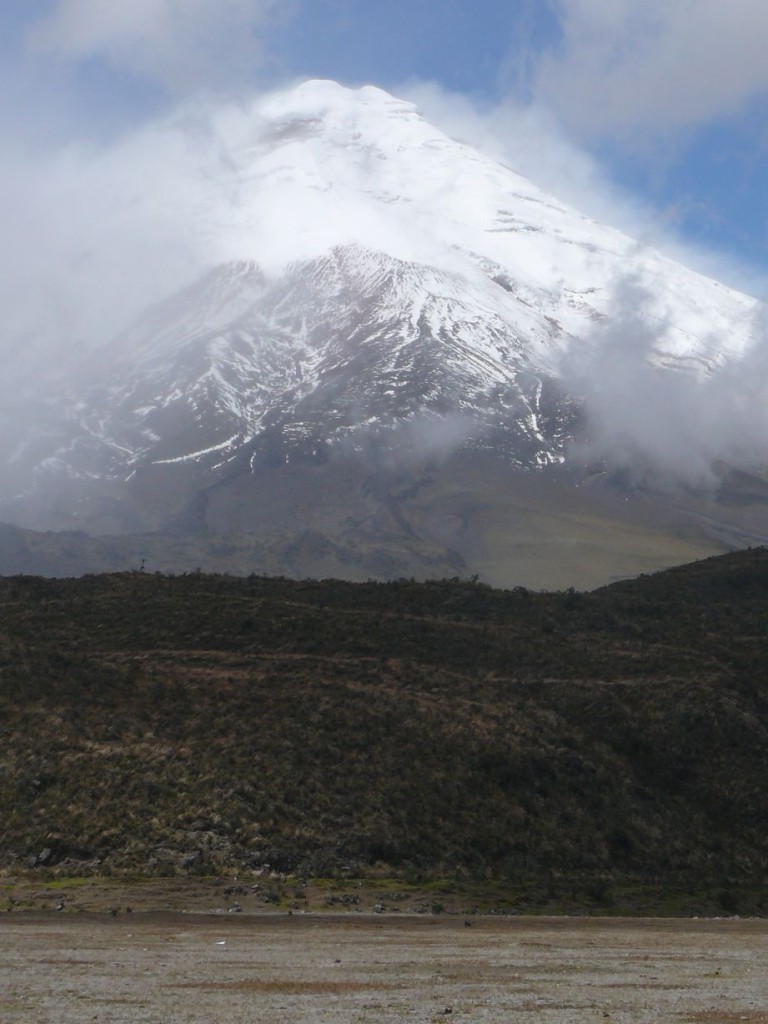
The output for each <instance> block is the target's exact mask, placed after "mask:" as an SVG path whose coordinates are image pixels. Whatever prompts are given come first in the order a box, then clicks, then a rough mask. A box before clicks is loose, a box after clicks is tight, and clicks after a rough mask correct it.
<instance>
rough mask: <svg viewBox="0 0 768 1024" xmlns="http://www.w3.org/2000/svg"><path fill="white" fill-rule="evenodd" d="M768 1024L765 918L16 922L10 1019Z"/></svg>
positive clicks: (1, 954) (40, 918) (3, 978)
mask: <svg viewBox="0 0 768 1024" xmlns="http://www.w3.org/2000/svg"><path fill="white" fill-rule="evenodd" d="M446 1020H451V1021H475V1022H478V1024H488V1022H494V1024H495V1022H499V1024H501V1022H505V1024H506V1022H509V1021H513V1022H521V1024H522V1022H527V1021H531V1022H533V1021H536V1022H537V1024H572V1022H579V1024H581V1022H586V1021H600V1022H606V1021H613V1022H615V1024H646V1022H647V1024H651V1022H661V1021H665V1022H666V1021H680V1022H691V1024H740V1022H745V1024H768V922H765V921H754V920H747V921H738V920H723V921H713V920H702V921H696V920H683V921H681V920H676V921H673V920H664V921H662V920H626V919H624V920H616V919H576V918H561V919H554V918H503V919H501V918H487V917H475V918H472V919H464V918H462V917H461V916H457V917H453V916H451V917H447V916H444V915H441V916H436V917H432V916H428V917H424V916H422V917H416V916H410V915H403V916H396V915H391V916H383V917H382V916H375V915H368V914H361V915H346V916H332V915H315V914H294V915H290V916H289V915H287V914H284V913H282V914H253V915H251V914H247V915H246V914H242V915H237V916H228V915H221V916H220V915H200V914H183V913H167V914H153V913H133V914H131V915H120V916H117V917H111V916H109V915H101V914H90V913H83V914H77V915H68V914H64V915H61V914H60V915H56V914H55V913H21V914H9V915H7V916H5V917H4V918H3V919H0V1022H1V1024H22V1022H23V1024H83V1022H89V1021H98V1022H100V1024H129V1022H130V1024H149V1022H151V1024H219V1022H221V1024H224V1022H226V1024H273V1022H282V1021H291V1022H297V1024H309V1022H312V1024H324V1022H328V1024H330V1022H333V1024H353V1022H354V1024H362V1022H366V1024H373V1022H376V1024H379V1022H382V1024H389V1022H399V1021H414V1022H429V1024H434V1022H436V1021H446Z"/></svg>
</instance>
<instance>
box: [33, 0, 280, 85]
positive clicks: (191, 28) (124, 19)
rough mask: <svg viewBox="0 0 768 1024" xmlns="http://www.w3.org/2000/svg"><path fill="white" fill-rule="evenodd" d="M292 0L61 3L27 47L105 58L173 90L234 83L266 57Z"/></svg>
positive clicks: (61, 54)
mask: <svg viewBox="0 0 768 1024" xmlns="http://www.w3.org/2000/svg"><path fill="white" fill-rule="evenodd" d="M290 6H291V3H290V0H288V2H286V0H215V2H213V0H125V2H115V0H57V2H56V4H55V6H54V7H53V10H52V11H51V12H50V14H49V15H48V16H47V17H45V18H43V19H42V20H41V21H38V22H37V23H36V24H34V25H33V26H32V28H31V30H30V33H29V37H28V38H29V43H30V46H31V47H32V48H33V49H34V50H37V51H40V52H45V53H51V54H54V55H55V56H58V57H60V58H64V59H71V60H79V59H82V58H88V57H100V58H103V59H106V60H107V61H109V62H110V63H112V64H113V65H115V66H116V67H119V68H121V69H123V70H127V71H130V72H132V73H138V74H140V75H144V76H147V77H149V78H151V79H154V80H158V81H160V82H162V83H163V84H165V85H167V86H170V87H171V88H174V89H187V88H189V87H196V86H198V85H200V84H203V85H211V84H213V85H221V84H227V83H230V82H232V81H237V80H239V78H240V77H241V76H243V75H247V73H248V71H249V69H251V70H252V68H253V66H254V65H255V64H256V63H258V61H259V60H260V59H261V58H262V46H261V35H262V33H263V31H264V30H265V28H266V27H267V26H268V25H269V23H270V21H271V19H272V18H274V17H276V16H277V14H278V11H280V12H281V16H284V14H285V11H286V8H289V7H290Z"/></svg>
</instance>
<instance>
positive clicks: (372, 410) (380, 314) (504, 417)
mask: <svg viewBox="0 0 768 1024" xmlns="http://www.w3.org/2000/svg"><path fill="white" fill-rule="evenodd" d="M222 132H223V135H222V137H221V138H220V139H219V140H218V141H219V144H220V145H221V146H222V147H223V148H224V149H226V154H227V159H226V167H227V171H226V174H224V175H223V177H222V178H221V179H215V178H213V179H212V178H211V176H210V174H201V175H200V176H199V179H196V181H195V188H194V189H191V190H190V189H189V188H186V189H183V190H180V195H181V197H183V199H182V198H180V199H179V200H178V201H179V202H182V201H183V202H185V203H186V204H187V208H185V212H186V214H187V215H188V216H189V217H190V218H193V219H195V218H196V219H197V220H198V221H199V223H200V230H201V232H203V233H204V234H205V236H206V237H209V238H210V239H211V240H212V244H211V252H212V253H213V254H215V259H214V261H213V262H214V265H212V266H211V267H210V269H209V271H208V272H207V273H206V274H205V275H204V276H203V278H202V279H201V280H198V281H196V282H192V283H191V284H190V286H189V287H188V288H187V289H185V290H184V291H182V292H180V293H179V294H177V295H175V296H172V297H170V298H169V299H168V300H167V301H166V302H164V303H162V304H161V305H160V306H157V307H155V308H153V309H151V310H149V311H148V312H147V313H146V314H145V315H144V316H142V317H141V318H139V320H138V321H137V322H136V323H134V324H133V325H132V326H131V327H130V329H128V330H127V331H126V332H124V333H123V334H122V335H121V336H120V337H119V338H118V339H117V340H116V341H114V342H113V343H111V344H107V345H105V346H104V347H102V348H101V349H99V350H98V351H97V352H96V354H95V355H92V356H90V357H89V358H88V359H86V360H85V361H84V363H83V364H82V365H81V366H80V367H79V368H78V370H77V372H76V373H73V374H72V375H71V377H70V379H69V380H68V381H66V382H65V383H64V384H61V383H59V384H58V385H57V389H56V391H55V393H51V394H48V395H47V396H46V397H45V399H44V400H43V401H42V403H41V405H40V406H39V407H38V409H37V410H36V412H35V415H34V417H33V418H32V422H30V420H29V418H25V419H24V420H23V422H22V421H19V420H18V419H17V422H16V423H15V424H12V425H9V426H8V429H7V431H6V436H7V437H8V438H11V439H12V440H13V444H12V445H10V446H9V448H10V450H9V458H8V466H9V467H10V468H11V469H13V470H14V472H9V473H7V474H6V477H7V479H8V480H10V481H11V482H12V490H13V492H14V499H13V502H12V503H11V504H6V509H7V510H9V511H8V515H9V516H12V515H14V514H16V516H17V518H18V513H14V512H13V509H14V508H25V507H26V504H25V501H24V500H23V497H20V495H21V496H23V494H24V493H25V492H37V493H38V494H41V495H44V494H46V493H48V494H53V493H56V494H57V495H58V498H57V500H58V499H60V497H61V493H62V488H64V489H65V490H66V493H67V495H68V502H69V504H67V505H66V507H67V508H68V509H69V510H70V512H71V509H72V508H73V507H74V506H73V504H72V502H74V505H75V506H76V505H77V500H78V499H77V495H78V494H79V493H80V492H79V488H80V489H82V493H86V492H87V493H88V494H89V496H91V497H92V496H93V495H94V494H95V493H96V494H98V493H101V492H100V491H99V488H100V487H102V485H103V493H104V494H107V493H108V494H109V495H110V499H111V500H113V501H118V502H120V501H128V500H129V498H127V497H126V496H127V495H129V494H130V492H131V488H134V489H135V488H140V489H141V496H142V497H141V502H142V503H143V504H144V505H145V506H147V507H148V506H151V504H152V487H156V488H157V490H158V492H159V493H162V494H163V496H164V497H163V501H162V502H161V504H162V512H159V513H157V514H156V515H154V516H149V518H148V519H147V518H146V517H144V518H142V519H141V522H142V523H143V524H144V525H145V526H146V525H147V523H150V524H151V525H152V526H157V525H162V523H163V516H170V517H171V518H173V515H174V514H175V513H177V512H178V511H179V509H180V508H181V506H182V505H183V504H184V503H185V502H188V501H189V500H190V496H191V495H192V494H193V493H197V492H199V491H200V490H201V489H202V490H205V489H206V488H209V487H211V486H212V485H214V484H216V485H217V486H220V485H221V482H222V481H223V480H226V479H230V480H231V479H232V478H233V477H237V476H240V475H243V474H246V475H247V474H251V475H253V474H254V473H255V472H256V471H257V467H258V466H260V465H270V466H275V465H278V464H291V463H292V462H295V461H297V460H298V461H307V462H317V463H322V462H324V461H326V460H327V459H328V458H330V457H331V456H332V455H333V453H334V452H354V451H360V450H361V449H364V450H368V448H369V446H370V445H371V444H372V443H373V444H374V446H376V447H377V450H379V449H380V448H381V447H382V446H383V447H384V448H386V447H387V445H388V444H391V445H394V446H397V445H398V444H400V445H402V444H405V445H406V447H409V448H414V447H417V448H418V446H419V444H420V443H423V444H424V446H425V448H426V449H429V448H430V445H433V444H434V443H436V439H440V441H441V443H444V444H445V445H446V446H456V445H464V446H469V447H471V448H474V449H475V450H477V449H486V450H494V451H498V452H502V453H503V454H504V457H505V459H506V461H507V463H508V464H509V465H511V466H514V467H518V468H522V469H529V470H531V469H537V468H541V467H546V466H553V465H558V464H560V463H562V462H563V460H564V459H565V456H566V452H567V446H568V443H569V440H570V439H571V437H572V435H573V431H574V428H575V423H576V421H577V418H578V410H579V402H578V396H575V395H574V394H572V393H571V390H570V387H569V381H568V379H564V377H563V367H564V366H565V365H567V364H568V362H569V360H572V359H573V357H574V355H575V356H578V353H579V351H580V347H582V346H584V345H585V339H588V338H589V337H590V336H592V335H593V334H594V332H595V330H596V328H597V327H599V325H600V324H602V323H605V322H606V321H608V320H610V318H611V316H612V315H613V311H614V307H615V301H616V295H617V293H618V291H619V289H620V288H621V286H622V283H625V282H626V281H627V280H631V281H632V283H633V289H634V291H633V295H634V296H635V302H636V304H637V305H638V306H639V308H635V309H634V310H633V315H634V316H635V317H636V318H639V319H640V320H642V321H643V322H645V323H647V324H648V327H649V333H652V336H653V345H652V347H651V349H650V350H649V352H648V359H650V360H651V362H652V363H654V364H655V365H656V366H657V367H658V368H659V370H660V372H663V371H667V372H675V371H686V372H693V373H698V374H703V375H706V374H707V373H709V372H711V371H712V369H713V368H716V367H717V366H719V365H722V364H723V363H726V362H728V361H729V360H731V359H733V358H735V357H738V356H739V354H740V353H742V352H744V351H746V350H747V349H748V348H749V346H750V344H751V331H752V326H751V325H752V322H753V318H754V313H755V307H756V304H755V301H754V300H752V299H751V298H749V297H747V296H744V295H742V294H740V293H738V292H735V291H733V290H731V289H729V288H727V287H725V286H723V285H720V284H718V283H717V282H715V281H712V280H710V279H707V278H704V277H702V276H701V275H699V274H697V273H694V272H692V271H690V270H687V269H686V268H684V267H682V266H681V265H679V264H677V263H675V262H673V261H671V260H669V259H667V258H665V257H664V256H662V255H661V254H659V253H658V252H655V251H653V250H650V249H648V248H644V247H642V246H640V245H638V244H637V242H635V241H634V240H632V239H631V238H629V237H627V236H625V235H623V234H622V233H621V232H619V231H617V230H614V229H612V228H609V227H605V226H602V225H600V224H597V223H595V222H594V221H593V220H591V219H590V218H588V217H586V216H584V215H582V214H581V213H579V212H578V211H576V210H574V209H571V208H570V207H568V206H567V205H564V204H563V203H560V202H559V201H558V200H557V199H555V198H554V197H552V196H550V195H548V194H547V193H545V192H543V191H542V190H541V189H539V188H538V187H537V186H536V185H535V184H533V183H532V182H530V181H528V180H527V179H525V178H524V177H522V176H521V175H519V174H518V173H516V172H515V171H514V170H512V169H511V168H509V167H507V166H504V165H502V164H499V163H498V162H496V161H494V160H493V159H491V158H488V157H486V156H484V155H483V154H482V153H480V152H478V151H476V150H475V149H473V148H471V147H469V146H466V145H464V144H462V143H460V142H458V141H455V140H453V139H451V138H449V137H447V136H446V135H444V134H443V133H442V132H440V131H439V130H437V129H436V128H434V127H433V126H431V125H430V124H429V123H427V122H426V121H425V120H424V118H423V117H422V116H421V115H420V114H419V112H418V110H417V109H416V108H415V107H414V106H412V105H411V104H409V103H405V102H402V101H400V100H397V99H395V98H393V97H392V96H389V95H388V94H387V93H384V92H382V91H381V90H379V89H376V88H373V87H366V88H363V89H360V90H357V91H355V90H349V89H346V88H343V87H342V86H339V85H337V84H335V83H332V82H307V83H305V84H303V85H301V86H299V87H298V88H295V89H292V90H290V91H285V92H280V93H275V94H272V95H270V96H268V97H266V98H262V99H261V100H259V101H258V103H256V105H255V106H254V107H253V108H252V109H251V110H250V111H247V112H246V113H244V114H243V115H242V116H241V117H238V118H235V119H232V120H231V121H230V122H228V123H227V124H226V126H225V127H224V128H222ZM214 242H215V244H214ZM222 254H224V255H229V256H232V257H235V256H236V257H238V258H232V259H225V260H223V261H221V260H220V259H219V257H220V256H221V255H222ZM180 474H183V476H182V475H180ZM170 479H172V480H174V481H176V483H174V484H173V486H172V487H171V490H172V491H173V490H174V488H177V487H179V488H180V489H179V491H178V495H177V500H176V506H177V507H174V501H173V500H170V499H168V488H169V485H168V484H167V480H170ZM181 479H183V480H184V483H183V485H179V484H178V481H179V480H181ZM148 481H151V483H148ZM57 489H58V490H57ZM174 493H175V491H174ZM10 496H11V495H10V494H6V499H8V498H10ZM73 496H74V497H73ZM61 507H63V506H61ZM67 514H69V513H67ZM61 521H62V522H63V521H66V515H64V518H63V519H62V520H61ZM132 521H133V520H132Z"/></svg>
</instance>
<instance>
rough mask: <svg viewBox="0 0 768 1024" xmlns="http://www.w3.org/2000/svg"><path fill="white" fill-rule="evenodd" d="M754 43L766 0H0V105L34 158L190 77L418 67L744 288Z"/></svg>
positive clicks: (226, 79) (766, 77)
mask: <svg viewBox="0 0 768 1024" xmlns="http://www.w3.org/2000/svg"><path fill="white" fill-rule="evenodd" d="M766 43H768V5H766V4H765V2H764V0H730V2H729V3H728V4H727V5H726V4H725V3H724V0H610V2H606V0H434V2H433V3H429V4H427V3H423V2H422V3H418V2H414V0H389V2H387V3H382V2H373V0H217V2H215V3H214V2H213V0H175V2H174V0H131V3H130V4H118V3H116V2H115V3H112V2H111V0H4V3H3V6H2V13H0V59H2V66H0V93H1V95H2V98H0V119H2V122H3V136H4V139H5V143H4V151H5V152H6V153H7V152H8V149H9V146H11V145H12V146H14V147H16V148H21V149H27V150H30V151H31V152H34V153H37V154H38V156H39V157H40V159H43V158H44V156H45V155H46V154H54V153H55V151H56V150H57V149H60V148H61V147H62V146H64V145H67V144H71V143H73V142H74V143H77V144H89V145H93V146H96V147H98V146H109V145H114V144H116V143H117V142H119V139H120V138H121V137H122V136H123V135H125V134H127V133H130V132H132V131H136V130H137V129H139V128H140V127H141V125H142V124H143V123H145V122H147V121H150V120H151V119H153V118H157V117H159V116H162V115H163V114H164V113H165V112H167V111H168V110H169V109H171V108H173V107H174V106H176V105H178V104H180V103H184V102H189V101H190V100H191V99H192V98H194V97H195V96H198V95H203V94H205V95H207V96H209V97H210V96H211V95H214V96H218V95H220V96H227V97H231V96H233V95H237V94H239V93H242V94H248V93H252V92H254V91H258V90H260V89H264V88H269V87H272V86H276V85H279V84H281V83H283V82H284V81H286V80H289V79H293V78H299V77H331V78H336V79H338V80H340V81H342V82H344V83H347V84H361V83H364V82H373V83H375V84H378V85H381V86H382V87H384V88H388V89H390V90H393V91H396V92H399V93H400V94H404V93H408V92H412V93H413V95H414V96H415V97H417V98H418V97H419V96H423V95H424V92H423V83H431V84H432V97H433V99H434V102H433V104H432V109H431V110H429V111H428V113H430V115H433V114H434V116H435V117H436V118H437V119H438V120H440V119H441V120H442V121H443V122H444V124H443V126H445V127H447V128H448V129H449V130H450V129H451V128H452V122H453V120H454V114H455V112H456V111H457V110H459V109H460V110H461V112H462V126H463V128H464V129H466V128H467V125H468V121H469V119H470V118H472V117H474V118H475V119H476V120H477V127H478V130H477V136H478V138H480V137H482V134H483V131H485V132H486V133H487V132H488V131H492V132H496V134H497V135H504V134H506V137H505V138H504V139H503V140H502V141H503V143H504V146H505V147H506V151H507V153H508V154H510V159H511V160H513V161H514V160H515V159H516V156H517V155H518V154H517V153H516V145H518V142H519V140H518V134H519V133H520V132H521V127H520V126H521V125H523V124H524V125H525V146H526V149H525V153H523V152H522V151H521V152H520V154H519V156H520V160H519V163H520V164H521V169H522V170H524V171H527V172H529V173H531V175H532V176H534V174H535V173H536V172H537V171H538V170H539V169H541V172H542V173H543V174H544V175H545V177H546V176H547V174H548V175H549V180H546V181H543V182H541V183H542V184H544V185H545V187H549V188H551V189H552V191H555V192H558V191H559V192H561V193H565V195H564V198H567V199H568V198H569V199H571V201H579V200H580V199H582V200H583V205H585V206H586V207H590V206H591V208H592V209H591V210H590V211H589V212H597V213H600V212H603V211H604V214H605V215H604V217H603V219H611V220H613V221H614V222H617V223H618V226H620V227H626V228H627V229H628V230H631V229H632V228H633V227H635V226H636V225H637V224H638V223H642V222H643V220H644V218H647V220H648V222H649V223H651V222H653V223H654V224H656V225H658V226H660V230H663V231H665V232H666V233H667V235H668V239H669V241H670V244H671V245H674V243H675V242H676V241H678V242H680V244H681V245H682V246H683V247H684V246H688V247H689V248H690V251H691V253H692V254H694V255H693V256H692V258H693V259H694V261H695V259H696V254H699V257H700V258H699V263H700V265H701V266H702V267H704V268H707V267H709V268H711V269H712V270H713V272H718V273H719V274H720V276H723V277H726V278H728V279H729V281H730V282H731V283H735V284H737V285H741V286H742V287H744V288H745V289H748V290H752V291H760V290H761V289H762V288H763V287H764V282H766V281H768V200H767V199H766V188H765V182H766V181H768V133H767V132H766V125H767V124H768V122H767V120H766V114H768V62H766V61H765V58H764V52H765V50H766ZM420 90H421V91H420ZM537 132H538V133H539V135H538V136H537ZM537 152H538V153H543V154H550V156H549V157H548V158H547V160H548V162H547V163H546V166H545V164H544V163H543V162H542V161H543V158H542V160H540V161H539V164H537V161H536V156H535V155H536V153H537ZM553 153H557V154H559V157H558V158H554V157H552V156H551V154H553ZM576 166H578V167H579V168H580V171H579V172H578V173H576V172H575V171H572V170H571V168H572V167H576ZM574 178H577V179H578V182H577V184H578V185H579V187H578V188H574V180H573V179H574ZM708 261H709V262H708Z"/></svg>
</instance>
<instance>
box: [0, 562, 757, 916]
mask: <svg viewBox="0 0 768 1024" xmlns="http://www.w3.org/2000/svg"><path fill="white" fill-rule="evenodd" d="M0 608H1V613H2V614H1V617H0V821H2V822H3V828H2V830H0V863H2V864H5V865H6V867H8V868H14V869H16V868H18V867H20V866H35V869H36V870H39V869H43V870H45V871H49V870H51V869H58V870H61V871H69V872H72V871H101V872H103V871H112V872H115V871H119V870H121V869H126V870H128V869H130V870H131V871H139V872H141V873H176V872H180V871H182V872H185V871H186V872H197V873H211V872H220V871H225V870H227V869H230V868H234V867H238V868H240V869H245V868H258V867H261V866H263V865H264V864H269V865H271V867H272V868H274V869H277V870H279V871H286V872H294V871H295V872H301V873H303V874H305V875H314V876H327V875H333V874H336V873H341V872H344V873H349V872H350V871H351V872H353V873H365V872H369V873H370V872H371V871H376V872H383V873H390V874H391V873H394V874H400V875H401V876H402V877H404V878H412V879H414V878H424V877H428V876H454V877H456V876H461V877H473V878H477V879H505V880H507V881H510V882H514V883H515V884H516V885H521V886H523V887H528V890H529V891H530V892H536V893H542V892H543V893H549V894H550V896H553V894H557V893H558V892H561V891H565V890H568V891H569V892H571V893H572V892H573V891H576V890H579V891H581V889H583V891H584V892H585V893H591V894H592V897H591V898H595V899H605V900H608V899H610V898H611V893H612V892H613V891H614V890H615V891H618V889H621V888H622V887H623V888H624V889H628V888H631V887H633V886H635V887H638V886H639V887H643V886H645V887H656V888H657V889H660V890H666V891H668V892H673V891H674V892H676V893H682V894H683V898H684V899H685V898H686V897H685V894H686V893H687V894H688V897H689V898H690V902H691V904H692V905H693V904H694V903H695V902H696V900H702V899H706V900H709V901H710V903H709V904H707V905H710V904H711V905H722V906H723V907H725V909H730V910H733V909H736V908H737V907H738V908H740V909H744V910H747V909H749V910H758V911H762V910H765V909H768V898H767V899H766V902H765V903H763V902H762V900H763V894H762V891H761V886H762V885H763V882H764V878H765V876H766V872H767V871H768V843H766V834H767V833H766V825H767V824H768V791H766V786H765V779H766V777H768V677H767V674H766V671H765V665H766V655H768V640H767V639H766V623H768V553H766V551H765V550H762V549H760V550H750V551H746V552H741V553H738V554H733V555H727V556H723V557H721V558H714V559H709V560H706V561H703V562H698V563H694V564H692V565H690V566H685V567H682V568H680V569H675V570H671V571H668V572H665V573H661V574H659V575H657V576H653V577H646V578H642V579H640V580H636V581H631V582H626V583H620V584H614V585H613V586H611V587H607V588H604V589H602V590H599V591H595V592H593V593H590V594H579V593H575V592H569V593H559V594H535V593H532V592H529V591H526V590H523V589H517V590H513V591H494V590H491V589H489V588H487V587H485V586H482V585H480V584H477V583H471V582H461V581H447V582H440V583H413V582H408V581H400V582H394V583H388V584H385V583H363V584H352V583H340V582H334V581H328V582H319V583H318V582H296V581H289V580H283V579H264V578H259V577H249V578H233V577H223V576H207V575H202V574H190V575H185V576H177V577H166V576H161V575H155V574H150V573H139V572H134V573H125V574H119V575H112V576H90V577H84V578H82V579H77V580H49V579H40V578H34V577H9V578H4V579H0ZM41 855H42V856H41ZM574 887H576V890H575V889H574ZM617 887H618V888H617ZM553 898H554V896H553ZM712 901H714V903H712Z"/></svg>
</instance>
